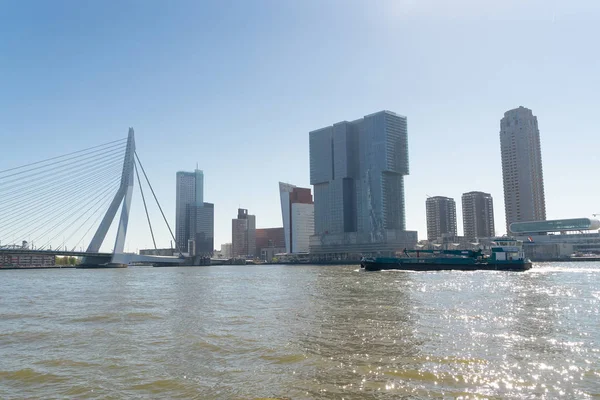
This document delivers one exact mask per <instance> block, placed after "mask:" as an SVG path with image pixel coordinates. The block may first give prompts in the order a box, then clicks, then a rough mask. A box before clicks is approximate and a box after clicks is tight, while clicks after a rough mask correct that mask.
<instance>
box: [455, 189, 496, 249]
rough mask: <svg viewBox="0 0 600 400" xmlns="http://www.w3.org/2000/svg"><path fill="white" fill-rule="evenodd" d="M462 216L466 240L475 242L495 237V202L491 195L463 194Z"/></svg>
mask: <svg viewBox="0 0 600 400" xmlns="http://www.w3.org/2000/svg"><path fill="white" fill-rule="evenodd" d="M462 214H463V232H464V236H465V238H467V239H469V240H475V239H478V238H486V237H492V236H494V235H495V228H494V202H493V200H492V196H491V195H490V194H489V193H483V192H468V193H463V195H462Z"/></svg>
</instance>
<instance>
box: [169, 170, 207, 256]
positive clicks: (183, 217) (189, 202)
mask: <svg viewBox="0 0 600 400" xmlns="http://www.w3.org/2000/svg"><path fill="white" fill-rule="evenodd" d="M176 195H177V199H176V211H175V240H176V242H177V243H176V247H177V248H178V249H179V250H180V251H184V252H189V251H190V250H192V253H193V254H191V253H190V255H204V256H208V255H211V254H212V253H213V250H214V218H215V209H214V204H212V203H205V202H204V173H203V172H202V171H201V170H198V169H197V170H195V171H194V172H185V171H179V172H177V193H176ZM190 246H191V247H190Z"/></svg>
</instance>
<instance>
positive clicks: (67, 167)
mask: <svg viewBox="0 0 600 400" xmlns="http://www.w3.org/2000/svg"><path fill="white" fill-rule="evenodd" d="M120 153H124V151H123V150H121V149H119V150H118V151H115V150H112V151H110V152H105V153H98V154H95V155H94V156H92V157H88V158H80V159H78V160H77V161H72V162H70V163H66V164H62V163H52V164H48V165H43V166H41V167H39V168H46V169H44V170H43V171H38V172H35V173H32V174H29V175H28V178H31V177H32V176H38V175H42V176H43V175H44V174H49V172H52V171H56V170H59V171H60V170H65V171H66V172H69V171H72V170H73V169H72V167H73V165H77V164H81V163H85V164H88V165H89V162H90V161H91V160H95V159H98V158H100V159H106V155H107V154H108V155H111V154H112V155H113V157H114V158H119V157H123V156H121V155H120ZM48 167H52V168H48ZM30 171H32V170H28V171H22V172H19V173H16V174H12V175H7V176H3V177H0V181H2V180H3V179H6V178H10V177H13V176H15V175H21V174H23V173H26V172H30ZM38 179H43V177H41V178H38ZM13 182H23V177H18V178H15V179H12V180H8V181H4V182H0V186H4V185H6V184H7V183H13Z"/></svg>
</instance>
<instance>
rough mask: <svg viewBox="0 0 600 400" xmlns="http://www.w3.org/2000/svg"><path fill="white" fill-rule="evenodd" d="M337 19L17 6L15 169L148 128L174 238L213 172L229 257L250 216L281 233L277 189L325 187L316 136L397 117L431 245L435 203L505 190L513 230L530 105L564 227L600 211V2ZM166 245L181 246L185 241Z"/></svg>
mask: <svg viewBox="0 0 600 400" xmlns="http://www.w3.org/2000/svg"><path fill="white" fill-rule="evenodd" d="M338 4H339V3H337V2H334V1H331V2H306V3H303V4H302V5H300V4H277V3H276V2H272V3H271V2H266V3H261V4H256V3H254V4H253V5H254V6H253V5H250V4H244V3H241V4H239V5H238V7H236V8H235V9H234V10H230V9H228V8H227V7H224V6H219V5H218V4H215V3H205V4H203V5H199V4H194V3H192V2H189V3H188V2H181V3H178V4H177V5H170V6H168V7H163V6H162V5H160V3H153V2H148V3H145V6H144V7H141V6H139V4H138V3H133V2H124V3H116V2H107V3H103V5H102V6H101V5H94V4H91V5H87V6H86V7H85V8H84V7H81V6H80V7H79V8H76V7H73V3H69V2H56V3H52V5H50V4H37V5H36V7H33V10H34V11H30V9H31V8H32V7H28V6H27V3H26V2H23V3H18V4H16V3H15V4H10V5H5V6H3V9H2V11H3V13H1V14H0V23H2V26H3V27H4V30H5V34H4V35H3V39H5V40H2V41H0V51H2V52H3V54H6V55H7V58H6V62H4V63H3V65H1V66H0V72H2V75H3V76H4V77H5V79H4V80H3V82H2V83H1V87H0V89H1V92H2V93H3V95H2V96H0V137H2V139H3V140H7V139H10V138H18V140H11V141H10V146H11V149H10V152H7V153H5V154H3V157H2V159H0V170H1V169H6V168H10V167H14V166H19V165H22V164H25V163H27V162H31V161H37V160H41V159H45V158H48V157H51V156H53V155H60V154H64V153H67V152H69V151H72V150H79V149H81V148H85V147H89V146H93V145H96V144H99V143H104V142H108V141H110V140H113V139H118V138H123V137H125V135H126V129H127V127H128V126H133V127H134V128H135V129H136V134H137V147H138V152H139V155H140V157H141V159H142V161H143V162H144V163H145V166H146V169H147V172H148V175H149V177H150V179H151V181H152V183H153V185H154V187H155V190H156V192H157V195H158V197H159V200H160V201H161V204H162V206H163V209H164V210H165V212H166V215H167V218H168V219H169V222H170V223H171V224H173V225H174V222H175V195H174V188H175V173H176V171H178V170H191V169H193V168H194V166H195V165H196V163H198V168H199V169H202V170H203V171H204V173H205V178H206V180H205V195H206V198H209V199H210V200H211V202H213V203H214V204H215V247H216V248H219V247H220V244H221V243H227V242H230V235H231V233H230V224H231V215H232V214H234V213H235V210H236V209H237V208H239V207H241V208H246V209H249V210H252V213H253V214H255V215H256V218H257V228H261V227H276V226H281V214H280V211H279V210H280V207H279V196H278V188H277V183H278V182H279V181H283V182H292V183H293V184H295V185H298V186H301V187H308V186H309V168H308V132H309V131H311V130H314V129H316V128H318V127H321V126H327V125H328V124H330V123H331V122H332V121H342V120H350V119H352V118H354V117H355V116H360V115H367V114H369V113H371V112H376V111H378V110H381V109H387V110H391V111H393V112H397V113H399V114H402V115H406V116H407V118H408V130H409V138H408V143H409V152H410V169H411V174H410V175H409V176H407V177H406V179H405V198H406V229H409V230H417V231H418V232H419V238H420V239H423V238H425V236H426V228H425V199H426V196H427V195H430V196H447V197H452V198H454V199H458V198H460V196H461V195H462V193H465V192H469V191H473V190H478V191H483V192H486V193H490V194H491V195H492V197H495V198H496V199H497V201H496V205H495V210H494V211H495V217H496V221H503V220H504V219H505V216H504V204H503V202H502V203H500V201H499V199H501V198H502V174H501V158H500V141H499V131H500V119H501V118H502V116H503V113H504V112H505V111H507V110H510V109H513V108H516V107H519V106H521V105H522V106H524V107H527V108H530V109H532V110H533V112H534V114H535V115H536V116H537V117H538V120H539V128H540V137H541V142H542V152H543V160H544V183H545V192H546V206H547V219H557V218H570V217H585V216H591V214H592V213H597V212H600V205H598V206H597V198H598V197H599V196H600V190H599V189H596V188H595V187H594V186H593V185H591V184H590V179H589V174H587V173H586V172H587V171H590V170H594V169H593V168H594V167H595V162H594V159H595V158H596V157H597V155H596V153H597V150H598V149H599V148H600V137H599V136H600V135H597V133H596V131H597V128H596V121H595V118H594V115H595V114H594V111H595V110H596V109H598V107H599V106H600V104H599V100H598V99H597V98H596V93H597V91H598V88H600V81H599V78H598V76H597V74H596V73H595V70H597V68H598V66H599V64H600V58H599V55H598V54H596V52H593V51H590V50H589V49H590V48H593V47H592V46H593V43H592V41H593V37H597V36H598V35H599V32H598V30H599V28H598V27H597V26H596V25H594V24H593V21H594V20H595V19H597V17H598V16H600V5H598V4H595V3H594V2H591V1H588V2H586V1H575V2H571V3H569V4H554V5H552V7H547V6H546V2H540V1H533V2H530V3H528V4H526V5H519V4H517V2H514V1H509V2H505V4H503V5H493V6H490V7H491V8H486V6H484V5H480V4H477V5H476V4H473V2H470V1H459V2H457V6H456V7H455V8H453V9H451V10H448V8H447V7H446V8H444V7H442V8H441V9H440V10H439V11H436V8H435V7H432V5H435V4H436V2H433V1H429V2H427V1H425V2H420V3H419V4H418V5H417V4H416V2H403V3H398V2H382V3H381V4H377V5H371V4H370V3H366V2H357V1H354V2H348V6H347V7H344V8H341V7H337V5H338ZM398 4H403V5H404V6H406V7H405V8H402V7H399V6H398ZM437 4H441V3H437ZM427 5H428V6H429V8H428V7H427ZM514 7H516V11H517V12H515V9H514ZM399 8H400V10H399ZM444 10H445V11H450V14H449V15H444V12H442V11H444ZM334 16H335V17H336V18H333V17H334ZM134 17H135V18H134ZM199 17H201V18H200V19H199ZM340 17H344V18H340ZM198 19H199V20H198ZM344 19H345V21H346V23H344V24H342V23H340V22H337V21H339V20H344ZM523 22H527V23H526V24H524V23H523ZM145 26H149V27H151V28H148V27H145ZM199 26H201V27H203V28H199ZM432 26H435V27H436V29H435V31H432V30H431V28H432ZM473 32H476V33H477V34H473ZM440 33H443V35H441V36H440ZM323 38H327V39H328V40H325V41H324V40H322V39H323ZM389 49H392V50H394V49H396V51H391V52H390V51H389ZM356 51H360V52H361V55H362V57H358V58H355V57H353V54H355V52H356ZM382 55H384V57H383V60H382V59H381V56H382ZM207 56H208V57H207ZM370 60H381V62H379V63H375V64H373V63H372V62H371V61H370ZM248 139H251V140H248ZM565 139H566V140H565ZM196 149H197V150H196ZM431 160H439V161H437V162H435V163H432V162H431ZM281 165H292V166H293V168H286V169H283V168H281V167H280V166H281ZM567 176H568V177H569V181H568V182H566V181H565V180H564V177H567ZM566 188H568V190H566ZM254 193H258V194H259V195H256V194H254ZM133 202H134V203H133V210H132V215H131V225H130V231H129V234H128V238H127V241H126V245H125V247H126V249H128V248H129V250H130V251H134V250H136V249H139V248H150V247H152V245H151V243H152V242H151V238H150V235H149V233H148V229H147V226H146V223H145V216H144V211H143V207H142V206H141V200H140V196H139V192H136V193H135V194H134V199H133ZM151 211H152V214H151V216H152V217H153V220H159V219H160V215H159V214H158V213H157V212H156V210H151ZM457 220H459V221H461V220H462V211H461V209H460V207H459V209H458V210H457ZM461 225H462V224H459V226H458V231H459V234H461V233H462V226H461ZM503 230H504V228H501V224H497V233H498V234H501V233H503V232H502V231H503ZM156 233H157V242H158V244H159V247H166V246H168V243H169V240H170V235H169V233H168V230H167V229H166V228H164V229H160V230H157V232H156ZM113 237H114V236H113ZM228 238H229V239H228Z"/></svg>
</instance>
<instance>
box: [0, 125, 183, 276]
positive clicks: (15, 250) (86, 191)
mask: <svg viewBox="0 0 600 400" xmlns="http://www.w3.org/2000/svg"><path fill="white" fill-rule="evenodd" d="M140 171H141V175H142V176H143V177H144V178H145V182H146V183H147V186H148V187H149V188H150V191H151V193H152V196H153V197H154V200H156V204H157V205H158V208H159V209H160V212H161V214H162V217H163V219H164V222H165V223H166V225H167V227H168V228H169V232H170V233H171V236H172V237H173V232H172V230H171V228H170V226H169V224H168V222H167V219H166V217H165V215H164V213H163V211H162V208H161V206H160V203H159V202H158V199H157V197H156V194H155V193H154V189H153V188H152V185H151V184H150V180H149V179H148V176H147V175H146V171H145V170H144V167H143V165H142V164H141V161H140V159H139V157H138V155H137V153H136V151H135V135H134V131H133V128H129V134H128V136H127V138H125V139H121V140H116V141H112V142H109V143H104V144H101V145H98V146H94V147H90V148H87V149H84V150H80V151H75V152H71V153H68V154H64V155H62V156H57V157H52V158H49V159H46V160H42V161H37V162H33V163H29V164H26V165H23V166H19V167H14V168H9V169H5V170H1V171H0V256H1V255H2V254H9V253H10V254H36V255H58V256H77V257H83V262H82V266H87V267H111V266H124V265H128V264H131V263H151V264H181V263H183V262H185V258H184V257H183V256H180V257H164V256H143V255H138V254H132V253H125V252H124V247H125V238H126V236H127V226H128V223H129V215H130V212H131V198H132V195H133V189H134V184H135V182H136V180H137V182H138V185H139V189H140V193H141V195H142V196H141V197H142V201H143V204H144V209H145V211H146V217H147V220H148V225H149V227H150V233H151V235H152V241H153V242H154V247H155V248H156V241H155V238H154V232H153V229H152V223H151V220H150V216H149V213H148V208H147V203H146V197H145V196H144V191H143V186H142V180H141V179H140ZM119 211H120V216H119V218H118V221H115V218H116V217H117V214H118V213H119ZM113 221H115V222H117V223H118V225H117V228H116V237H115V239H114V240H115V241H114V246H113V249H112V252H110V253H107V252H101V251H100V249H101V247H102V245H103V243H104V241H105V240H106V239H107V238H106V236H107V233H108V232H109V229H110V227H111V225H112V224H113ZM92 232H94V234H93V236H91V239H88V240H89V243H86V238H88V236H89V235H91V233H92ZM173 239H174V237H173ZM84 248H85V250H84Z"/></svg>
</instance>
